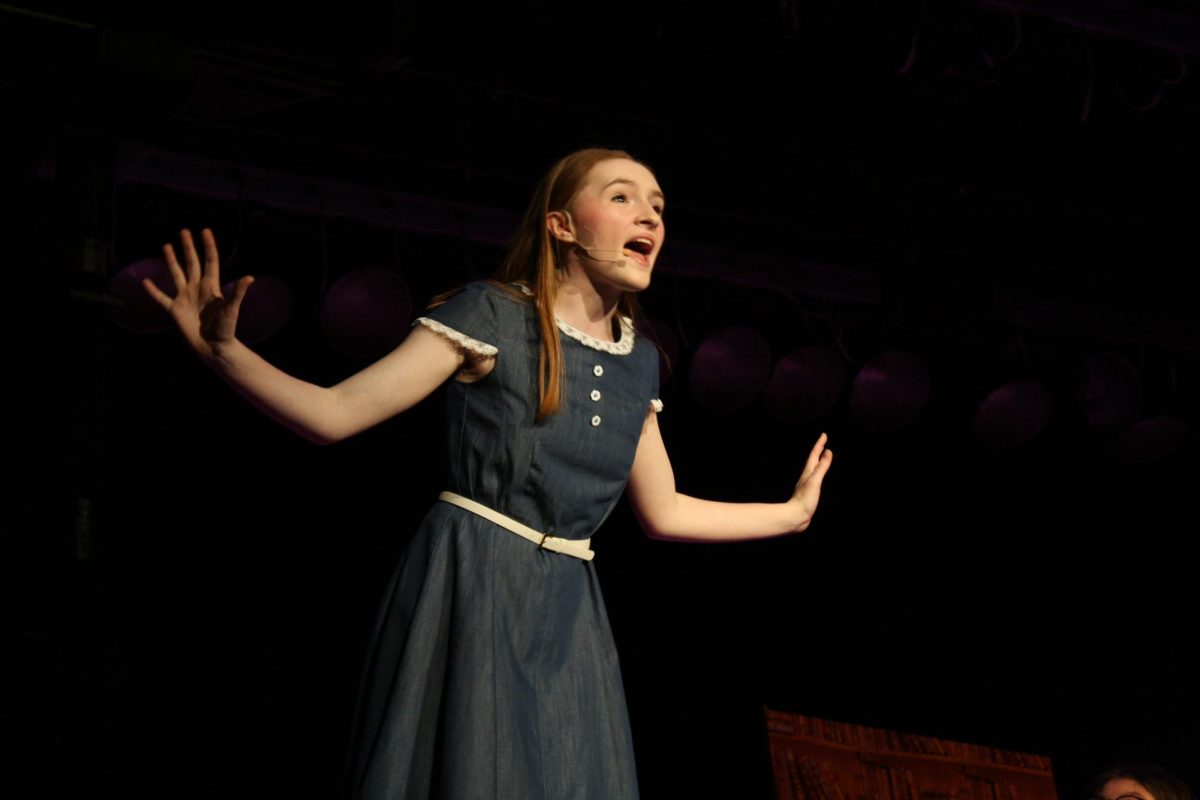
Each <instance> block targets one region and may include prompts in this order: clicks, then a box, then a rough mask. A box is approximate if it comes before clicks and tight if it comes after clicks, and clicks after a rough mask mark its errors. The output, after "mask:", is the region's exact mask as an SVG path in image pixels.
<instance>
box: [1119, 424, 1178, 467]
mask: <svg viewBox="0 0 1200 800" xmlns="http://www.w3.org/2000/svg"><path fill="white" fill-rule="evenodd" d="M1189 433H1191V427H1190V426H1189V425H1188V423H1186V422H1185V421H1183V420H1181V419H1179V418H1178V417H1153V418H1150V419H1143V420H1140V421H1138V422H1136V423H1134V424H1133V425H1131V426H1130V427H1129V428H1128V429H1127V430H1124V431H1122V432H1121V433H1120V434H1119V435H1118V436H1117V438H1116V440H1115V441H1114V442H1113V456H1114V457H1116V458H1117V459H1118V460H1120V461H1127V462H1132V463H1135V464H1144V463H1146V462H1149V461H1157V460H1158V459H1160V458H1166V457H1167V456H1169V455H1171V454H1172V453H1174V452H1175V451H1176V450H1178V449H1179V446H1180V445H1181V444H1183V441H1184V439H1186V438H1187V436H1188V434H1189Z"/></svg>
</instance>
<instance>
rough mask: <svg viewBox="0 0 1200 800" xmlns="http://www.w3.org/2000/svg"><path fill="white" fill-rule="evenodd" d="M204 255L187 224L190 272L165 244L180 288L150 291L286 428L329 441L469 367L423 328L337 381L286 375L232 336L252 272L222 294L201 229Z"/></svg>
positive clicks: (212, 244)
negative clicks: (329, 383)
mask: <svg viewBox="0 0 1200 800" xmlns="http://www.w3.org/2000/svg"><path fill="white" fill-rule="evenodd" d="M202 237H203V240H204V254H205V261H204V266H203V269H201V265H200V259H199V257H198V256H197V254H196V250H195V247H194V245H193V243H192V237H191V233H190V232H189V231H186V230H184V231H182V232H181V234H180V239H181V242H182V244H183V253H184V261H185V264H186V267H187V272H186V273H185V272H184V270H183V269H182V268H181V267H180V265H179V263H178V261H177V260H176V259H175V252H174V249H173V248H172V247H171V245H169V244H168V245H165V246H164V247H163V253H164V257H165V258H166V261H167V266H168V269H170V271H171V276H172V279H173V280H174V282H175V289H176V293H175V296H174V297H169V296H167V295H165V294H163V293H162V292H161V291H159V290H158V288H157V287H155V286H154V284H153V283H152V282H150V281H148V280H147V281H145V282H144V286H145V288H146V291H147V292H148V293H149V294H150V295H151V296H152V297H153V298H154V299H155V300H157V301H158V303H159V304H160V305H162V306H163V307H164V308H166V309H167V310H168V311H169V312H170V313H171V316H172V317H173V318H174V319H175V322H176V324H177V325H178V326H179V329H180V332H181V333H183V335H184V338H185V339H186V340H187V342H188V345H189V346H190V347H191V348H192V349H193V350H194V351H196V353H197V355H199V356H200V358H201V359H202V360H203V361H204V363H205V364H207V365H208V366H209V367H210V368H212V369H213V371H214V372H216V373H217V374H218V375H220V376H221V377H222V378H223V379H225V380H226V381H227V382H228V383H229V384H230V385H231V386H232V387H233V388H234V389H235V390H237V391H238V393H239V394H241V395H242V396H243V397H245V398H246V399H247V400H249V401H250V402H251V403H252V404H253V405H254V406H255V407H256V408H258V409H259V410H261V411H262V412H263V413H265V414H267V415H268V416H269V417H271V418H272V419H274V420H275V421H277V422H279V423H280V424H281V425H283V426H284V427H286V428H288V429H289V430H292V431H294V432H296V433H298V434H299V435H301V436H303V437H305V438H306V439H309V440H310V441H313V442H316V443H317V444H330V443H332V442H337V441H341V440H342V439H345V438H346V437H348V436H353V435H354V434H356V433H358V432H360V431H362V430H365V429H366V428H369V427H371V426H372V425H375V424H377V423H379V422H382V421H383V420H385V419H387V418H388V417H391V416H393V415H394V414H398V413H400V412H401V411H404V410H405V409H408V408H411V407H412V406H413V405H416V404H417V403H418V402H420V401H421V400H422V399H424V398H425V397H427V396H428V395H429V394H430V393H432V392H433V391H434V390H435V389H436V388H437V387H438V386H440V385H441V384H442V383H443V382H444V381H445V380H447V379H448V378H449V377H450V376H451V375H454V374H455V373H456V372H459V371H460V370H462V369H463V367H464V355H463V354H462V352H461V351H460V350H458V349H457V348H455V347H454V345H452V344H451V343H450V342H448V341H446V340H445V339H443V338H442V337H440V336H438V335H436V334H434V333H433V332H431V331H429V330H427V329H425V328H417V329H415V330H414V331H412V333H410V334H409V336H408V338H406V339H405V340H404V341H403V342H402V343H401V344H400V346H398V347H397V348H396V349H395V350H393V351H392V352H391V353H389V354H388V355H386V356H384V357H383V358H381V359H380V360H379V361H376V362H375V363H374V364H372V365H370V366H369V367H367V368H365V369H363V370H361V371H360V372H358V373H356V374H355V375H352V376H350V377H349V378H347V379H346V380H344V381H342V382H341V383H339V384H337V385H336V386H332V387H328V388H326V387H322V386H317V385H316V384H313V383H309V382H307V381H303V380H300V379H299V378H294V377H292V376H291V375H288V374H287V373H286V372H283V371H282V370H280V369H278V368H277V367H274V366H272V365H271V364H270V363H268V362H267V361H266V360H264V359H263V358H262V357H261V356H259V355H258V354H257V353H255V352H254V351H253V350H251V349H250V348H248V347H246V345H245V344H243V343H242V342H240V341H238V340H237V339H236V338H235V337H234V331H235V330H236V327H237V314H238V308H239V307H240V305H241V302H242V299H243V298H244V297H245V294H246V290H247V289H248V288H249V286H250V284H251V283H252V282H253V280H254V279H253V278H251V277H249V276H246V277H244V278H242V279H241V280H240V281H238V284H237V286H236V288H235V289H234V292H233V296H232V297H230V298H228V299H226V298H225V297H224V296H223V295H222V293H221V281H220V265H219V263H218V259H217V246H216V241H215V239H214V238H213V234H212V231H210V230H208V229H207V228H206V229H204V231H202ZM494 363H495V362H494V360H485V361H477V362H474V363H472V364H469V365H467V366H468V370H467V375H466V376H465V377H467V378H470V377H476V378H477V377H481V376H482V375H484V374H486V373H487V371H488V370H490V369H491V367H492V365H494Z"/></svg>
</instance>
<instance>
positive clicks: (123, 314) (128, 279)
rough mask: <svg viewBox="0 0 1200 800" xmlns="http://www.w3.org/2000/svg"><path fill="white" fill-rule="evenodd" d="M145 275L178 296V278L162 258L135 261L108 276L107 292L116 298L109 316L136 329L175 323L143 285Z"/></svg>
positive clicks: (158, 328) (159, 328)
mask: <svg viewBox="0 0 1200 800" xmlns="http://www.w3.org/2000/svg"><path fill="white" fill-rule="evenodd" d="M143 278H149V279H150V281H151V282H152V283H153V284H154V285H155V286H157V287H158V288H159V289H160V290H161V291H162V292H163V294H165V295H167V296H168V297H174V296H175V282H174V281H173V280H172V279H171V273H170V271H168V270H167V262H166V261H164V260H163V259H161V258H143V259H142V260H141V261H134V262H133V263H132V264H127V265H126V266H124V267H122V268H121V269H120V270H119V271H118V272H117V274H115V275H113V276H112V277H111V278H109V280H108V293H109V295H110V296H111V297H112V299H113V303H112V305H110V306H109V307H108V312H107V316H108V320H109V321H110V322H112V323H113V324H115V325H119V326H120V327H122V328H124V329H125V330H128V331H133V332H134V333H157V332H158V331H165V330H167V329H169V328H171V327H172V326H173V325H174V324H175V323H174V322H173V321H172V319H171V315H170V314H169V313H168V312H167V310H166V309H164V308H163V307H162V306H160V305H159V304H158V302H157V301H156V300H155V299H154V298H152V297H151V296H150V295H149V293H148V292H147V291H146V287H144V286H142V279H143Z"/></svg>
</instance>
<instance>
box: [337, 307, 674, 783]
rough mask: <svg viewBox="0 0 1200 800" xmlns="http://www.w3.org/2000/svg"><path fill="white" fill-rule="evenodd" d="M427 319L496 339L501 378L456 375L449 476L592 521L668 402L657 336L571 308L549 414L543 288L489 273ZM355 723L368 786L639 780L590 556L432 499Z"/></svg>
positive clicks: (537, 523)
mask: <svg viewBox="0 0 1200 800" xmlns="http://www.w3.org/2000/svg"><path fill="white" fill-rule="evenodd" d="M420 322H422V324H425V325H428V326H429V327H431V328H432V329H434V330H435V331H437V332H439V333H441V334H442V335H445V336H447V337H448V338H451V339H452V340H454V341H457V342H458V344H459V345H460V346H463V347H466V348H469V349H473V350H476V351H478V349H479V348H480V347H484V346H491V347H495V348H496V350H497V354H496V362H495V367H494V369H493V371H492V372H491V373H490V374H489V375H488V376H487V377H485V378H483V379H481V380H479V381H476V382H474V383H462V382H458V381H450V382H448V383H447V384H446V386H445V389H444V390H445V392H446V393H447V397H446V411H447V416H446V440H447V447H448V448H449V450H448V452H449V455H450V458H449V462H450V470H449V475H448V477H447V481H446V486H445V488H446V489H449V490H450V491H453V492H456V493H458V494H460V495H463V496H465V497H468V498H471V499H473V500H476V501H478V502H480V503H483V504H484V505H487V506H490V507H491V508H493V509H495V510H497V511H499V512H501V513H502V514H505V515H507V516H509V517H512V518H513V519H516V520H518V521H520V522H523V523H525V524H526V525H528V526H530V527H532V528H535V529H537V530H539V531H542V532H546V533H552V534H553V535H555V536H559V537H562V538H567V539H583V538H587V537H589V536H592V534H594V533H595V532H596V530H597V528H599V527H600V524H601V523H602V522H603V521H604V519H605V518H606V517H607V516H608V514H609V512H610V511H611V510H612V508H613V506H614V505H615V503H616V502H617V500H618V498H619V497H620V495H621V492H622V491H623V489H624V487H625V484H626V481H627V479H628V477H629V470H630V467H631V466H632V463H633V457H634V452H635V450H636V448H637V443H638V439H639V436H640V434H641V430H642V425H643V423H644V421H645V417H646V414H647V413H648V411H649V409H650V408H651V407H652V405H653V406H655V407H660V406H659V404H658V402H657V397H658V355H657V351H656V350H655V348H654V346H653V345H652V344H651V343H650V342H648V341H646V340H643V339H635V338H634V334H633V330H632V328H631V327H630V326H629V325H628V324H626V325H624V326H623V330H622V335H621V338H620V341H619V342H618V343H617V346H615V347H614V346H613V345H612V343H604V342H598V341H596V340H594V339H590V338H589V337H586V336H584V335H583V334H581V333H579V332H578V331H575V330H573V329H571V328H569V327H567V326H565V325H563V324H562V323H561V322H560V324H559V327H560V339H561V341H562V346H563V356H564V360H565V370H566V372H565V383H564V398H563V406H562V410H561V411H560V412H559V413H558V414H556V415H553V416H551V417H549V418H548V419H546V420H543V421H541V422H536V421H535V417H536V411H537V408H536V403H537V381H536V377H537V353H538V343H539V333H538V327H537V318H536V313H535V310H534V307H533V305H532V303H530V302H528V301H527V300H524V299H522V298H521V297H520V296H514V295H513V294H510V293H508V292H505V291H504V290H502V289H499V288H497V287H495V286H492V285H490V284H485V283H473V284H470V285H468V286H467V287H466V288H465V289H464V290H463V291H462V292H461V293H460V294H458V295H456V296H455V297H453V298H452V299H451V300H450V301H448V302H447V303H445V304H444V305H442V306H439V307H438V308H436V309H434V310H433V311H431V312H430V313H429V314H428V316H427V317H426V318H423V320H421V321H420ZM631 345H632V347H631ZM595 546H596V543H593V547H594V548H595ZM598 556H599V557H603V546H602V543H601V546H600V548H599V551H598ZM353 739H354V741H353V744H352V750H351V760H350V769H349V779H350V784H351V785H350V787H349V788H350V794H351V796H352V797H354V798H362V799H364V800H366V799H368V798H369V799H370V800H383V799H384V798H387V799H388V800H401V798H404V799H405V800H407V799H408V798H429V797H446V798H489V800H491V799H494V798H519V800H540V799H543V798H544V799H545V800H563V799H564V798H594V799H595V800H618V799H619V798H635V797H637V793H638V792H637V780H636V774H635V770H634V761H633V746H632V742H631V738H630V732H629V721H628V716H627V713H626V709H625V695H624V689H623V688H622V684H621V674H620V668H619V665H618V662H617V653H616V650H615V648H614V646H613V640H612V633H611V631H610V628H609V623H608V616H607V613H606V611H605V608H604V601H603V599H602V598H601V596H600V586H599V584H598V582H597V580H596V572H595V568H594V566H593V564H592V563H591V562H588V561H583V560H580V559H577V558H573V557H571V556H568V555H564V554H561V553H554V552H550V551H546V550H539V549H538V547H537V545H536V544H534V543H532V542H530V541H528V540H526V539H523V538H521V537H519V536H517V535H515V534H513V533H511V532H509V531H507V530H505V529H504V528H501V527H499V526H497V525H496V524H495V523H493V522H490V521H488V520H486V519H484V518H482V517H480V516H478V515H476V514H473V513H472V512H470V511H467V510H464V509H462V508H459V507H458V506H454V505H450V504H448V503H444V502H437V503H435V505H434V507H433V508H432V509H431V510H430V511H429V513H428V515H426V517H425V519H424V520H423V522H422V524H421V526H420V528H419V530H418V531H417V533H416V535H415V536H414V538H413V540H412V542H411V543H410V545H409V547H408V548H407V550H406V552H405V555H404V556H403V557H402V559H401V562H400V564H399V565H398V567H397V570H396V573H395V575H394V577H393V579H392V582H391V584H390V586H389V588H388V590H387V593H386V596H385V598H384V602H383V608H382V610H381V612H380V617H379V620H378V624H377V627H376V630H375V634H374V639H373V642H372V645H371V649H370V652H369V654H368V661H367V667H366V674H365V677H364V682H363V687H362V691H361V694H360V701H359V711H358V715H357V718H356V721H355V729H354V734H353Z"/></svg>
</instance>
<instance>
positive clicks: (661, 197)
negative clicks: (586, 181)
mask: <svg viewBox="0 0 1200 800" xmlns="http://www.w3.org/2000/svg"><path fill="white" fill-rule="evenodd" d="M618 183H626V184H629V185H630V186H637V184H636V183H634V182H633V181H631V180H629V179H628V178H613V179H612V180H611V181H609V182H608V183H606V184H604V186H603V187H601V189H600V191H602V192H603V191H606V190H607V189H608V187H610V186H614V185H616V184H618ZM650 196H651V197H657V198H658V199H659V200H662V201H663V202H666V200H667V198H666V197H665V196H664V195H663V193H662V192H661V191H660V190H658V189H654V190H653V191H651V192H650Z"/></svg>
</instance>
